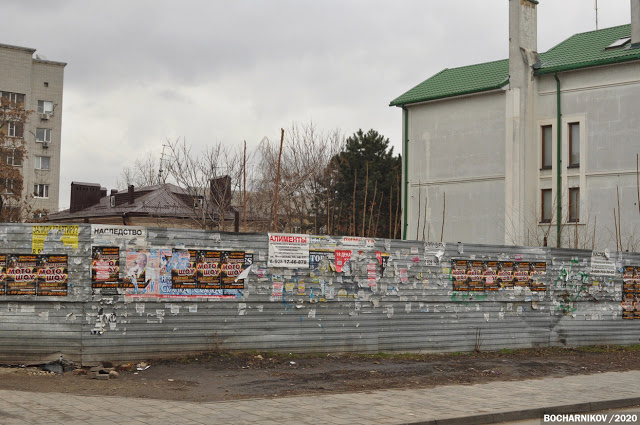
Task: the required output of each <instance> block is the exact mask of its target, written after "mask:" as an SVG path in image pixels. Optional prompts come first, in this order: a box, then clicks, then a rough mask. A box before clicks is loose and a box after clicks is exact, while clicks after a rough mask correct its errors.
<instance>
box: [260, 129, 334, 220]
mask: <svg viewBox="0 0 640 425" xmlns="http://www.w3.org/2000/svg"><path fill="white" fill-rule="evenodd" d="M343 143H344V136H343V134H342V132H341V131H339V130H331V131H322V130H319V129H317V127H316V126H315V124H314V123H313V122H309V123H308V124H303V125H298V124H296V123H293V124H292V125H291V127H290V128H289V130H287V131H285V137H284V143H283V150H282V167H281V170H280V185H279V189H278V191H279V196H278V202H279V206H278V218H277V219H278V221H279V222H280V223H279V228H283V230H285V231H292V232H307V231H313V232H314V233H322V232H326V228H327V226H326V224H327V223H326V221H327V219H326V217H327V211H326V208H327V193H326V188H325V179H326V168H327V165H328V164H329V161H330V160H331V158H332V157H333V156H334V155H335V154H336V153H337V152H338V151H339V150H340V148H341V147H342V144H343ZM279 147H280V146H279V141H278V143H272V142H271V141H270V140H269V139H268V138H264V139H263V140H262V141H261V142H260V145H259V147H258V152H257V156H258V160H257V161H258V162H259V164H260V166H259V167H258V168H257V169H256V172H257V175H256V176H255V178H254V181H253V184H252V192H254V194H256V195H255V196H254V199H253V201H254V202H253V203H252V204H253V205H252V208H253V209H254V213H255V212H257V211H262V212H263V213H267V212H271V215H273V209H274V201H275V200H274V198H273V193H274V189H275V182H276V179H277V168H278V167H277V165H278V157H279ZM329 205H331V202H330V201H329ZM271 227H273V226H271ZM320 227H322V229H321V228H320Z"/></svg>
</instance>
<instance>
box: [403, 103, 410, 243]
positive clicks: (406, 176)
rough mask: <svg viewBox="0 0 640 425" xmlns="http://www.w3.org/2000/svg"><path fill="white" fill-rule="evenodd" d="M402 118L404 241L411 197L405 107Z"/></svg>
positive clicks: (407, 115) (407, 125) (407, 127)
mask: <svg viewBox="0 0 640 425" xmlns="http://www.w3.org/2000/svg"><path fill="white" fill-rule="evenodd" d="M402 116H403V118H404V202H403V203H404V205H403V207H402V217H403V219H402V222H403V223H404V225H403V226H402V239H403V240H407V225H408V223H407V205H408V201H407V198H408V196H409V192H408V190H409V155H408V153H409V110H408V109H407V108H406V107H405V106H403V107H402Z"/></svg>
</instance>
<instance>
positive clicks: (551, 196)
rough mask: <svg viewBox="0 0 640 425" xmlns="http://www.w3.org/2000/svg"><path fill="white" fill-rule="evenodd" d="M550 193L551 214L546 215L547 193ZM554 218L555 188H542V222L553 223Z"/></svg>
mask: <svg viewBox="0 0 640 425" xmlns="http://www.w3.org/2000/svg"><path fill="white" fill-rule="evenodd" d="M546 194H549V211H548V212H549V215H548V217H547V216H545V211H546V207H547V205H546V202H545V201H544V198H545V195H546ZM552 218H553V189H540V223H551V220H552Z"/></svg>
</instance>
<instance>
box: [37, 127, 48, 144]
mask: <svg viewBox="0 0 640 425" xmlns="http://www.w3.org/2000/svg"><path fill="white" fill-rule="evenodd" d="M40 130H42V131H44V136H45V137H44V138H45V140H39V139H38V132H39V131H40ZM47 134H48V135H49V139H48V140H46V139H47V137H46V136H47ZM36 143H51V129H50V128H43V127H40V128H36Z"/></svg>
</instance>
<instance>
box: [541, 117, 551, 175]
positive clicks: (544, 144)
mask: <svg viewBox="0 0 640 425" xmlns="http://www.w3.org/2000/svg"><path fill="white" fill-rule="evenodd" d="M547 128H548V129H549V135H550V136H551V137H550V139H551V140H547V138H546V137H545V130H546V129H547ZM540 133H541V137H540V138H541V141H540V143H541V148H542V152H541V153H542V155H541V164H540V169H541V170H551V169H552V168H553V125H541V126H540ZM547 143H548V144H550V146H551V149H550V150H549V158H546V156H545V152H546V150H547ZM546 159H548V160H549V165H546V164H545V160H546Z"/></svg>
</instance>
